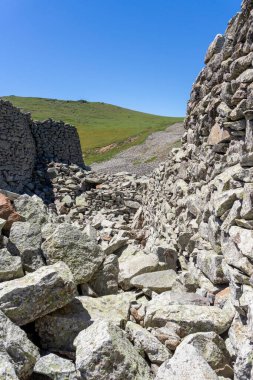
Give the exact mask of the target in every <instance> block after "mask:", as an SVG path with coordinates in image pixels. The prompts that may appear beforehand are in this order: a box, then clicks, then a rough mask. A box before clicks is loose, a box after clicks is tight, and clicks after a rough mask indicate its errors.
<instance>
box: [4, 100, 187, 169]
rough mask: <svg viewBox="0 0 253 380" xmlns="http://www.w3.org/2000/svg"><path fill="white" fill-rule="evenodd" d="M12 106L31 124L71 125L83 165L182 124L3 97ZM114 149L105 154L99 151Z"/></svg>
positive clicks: (87, 105) (106, 107)
mask: <svg viewBox="0 0 253 380" xmlns="http://www.w3.org/2000/svg"><path fill="white" fill-rule="evenodd" d="M3 99H6V100H9V101H10V102H12V103H13V105H14V106H16V107H19V108H21V109H22V110H24V111H26V112H31V114H32V117H33V119H34V120H45V119H48V118H52V119H55V120H63V121H64V122H66V123H70V124H73V125H74V126H75V127H76V128H77V130H78V133H79V136H80V141H81V146H82V151H83V154H84V160H85V163H87V164H91V163H92V162H95V161H96V162H99V161H104V160H107V159H110V158H111V157H113V156H114V155H115V154H117V153H118V152H120V151H122V150H124V149H126V148H128V147H130V146H133V145H136V144H140V143H142V142H143V141H144V140H145V139H146V137H147V136H148V135H149V134H151V133H152V132H155V131H161V130H164V129H166V128H167V127H168V126H170V125H172V124H174V123H176V122H179V121H182V120H183V118H182V117H165V116H156V115H151V114H147V113H142V112H137V111H132V110H129V109H126V108H122V107H117V106H114V105H111V104H105V103H97V102H86V101H68V100H67V101H66V100H57V99H45V98H25V97H18V96H9V97H3ZM110 144H116V146H115V147H114V148H112V149H110V150H108V151H107V152H104V153H100V152H99V149H100V148H102V147H105V146H108V145H110Z"/></svg>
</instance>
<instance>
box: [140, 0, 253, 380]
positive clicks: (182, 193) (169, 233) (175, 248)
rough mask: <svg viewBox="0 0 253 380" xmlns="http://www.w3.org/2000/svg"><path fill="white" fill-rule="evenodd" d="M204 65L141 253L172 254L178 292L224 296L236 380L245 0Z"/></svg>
mask: <svg viewBox="0 0 253 380" xmlns="http://www.w3.org/2000/svg"><path fill="white" fill-rule="evenodd" d="M205 63H206V66H205V67H204V69H203V70H202V71H201V73H200V74H199V76H198V78H197V80H196V82H195V84H194V86H193V89H192V92H191V97H190V101H189V103H188V110H187V118H186V120H185V129H186V132H185V134H184V136H183V147H182V149H174V151H173V152H172V154H171V155H170V156H169V158H168V160H167V161H166V162H165V163H164V164H161V165H160V167H159V168H157V169H156V170H155V171H154V173H153V175H152V177H151V179H150V181H149V184H148V188H147V190H146V194H145V195H144V196H143V200H144V201H143V216H142V218H143V219H144V228H145V229H146V237H147V247H148V249H151V251H153V252H157V250H158V249H159V247H160V246H162V247H163V248H164V249H165V250H167V252H174V253H177V255H178V262H179V265H180V268H181V270H182V274H181V275H180V280H179V281H178V288H179V289H181V290H182V291H184V290H185V289H190V288H191V287H192V288H194V287H195V286H196V287H197V288H199V289H200V290H199V291H201V292H202V294H203V295H208V294H210V293H211V294H216V293H218V292H219V291H221V290H223V289H226V292H225V293H226V294H231V299H232V303H233V307H234V308H235V310H236V314H235V317H234V320H233V322H232V325H231V327H230V329H229V331H228V336H227V339H226V345H227V348H228V349H229V351H230V353H231V355H232V357H233V358H238V359H237V362H236V368H237V366H238V368H237V369H236V372H237V377H236V378H238V379H239V378H244V377H243V373H241V372H240V371H241V370H242V368H241V364H240V363H243V362H244V360H245V361H246V358H247V355H248V351H247V349H248V348H249V349H250V347H252V336H253V289H252V283H253V2H252V0H245V1H243V3H242V10H241V12H240V13H238V14H237V15H236V16H235V17H234V18H233V19H232V20H231V21H230V23H229V25H228V28H227V30H226V33H225V35H224V36H222V35H218V36H217V37H216V38H215V40H214V42H213V43H212V44H211V45H210V47H209V49H208V51H207V55H206V58H205ZM225 293H224V294H225ZM251 349H252V348H251ZM245 378H246V377H245ZM247 378H250V377H247Z"/></svg>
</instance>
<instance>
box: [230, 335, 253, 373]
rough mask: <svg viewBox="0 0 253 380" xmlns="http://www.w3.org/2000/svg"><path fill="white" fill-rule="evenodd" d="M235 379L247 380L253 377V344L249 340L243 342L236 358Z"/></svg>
mask: <svg viewBox="0 0 253 380" xmlns="http://www.w3.org/2000/svg"><path fill="white" fill-rule="evenodd" d="M234 370H235V377H234V379H235V380H248V379H252V377H253V344H252V342H250V341H249V340H247V341H246V342H245V344H244V345H243V347H242V348H241V350H240V352H239V355H238V357H237V359H236V362H235V366H234Z"/></svg>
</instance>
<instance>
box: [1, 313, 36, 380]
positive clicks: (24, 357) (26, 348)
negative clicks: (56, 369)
mask: <svg viewBox="0 0 253 380" xmlns="http://www.w3.org/2000/svg"><path fill="white" fill-rule="evenodd" d="M4 357H5V360H4ZM38 359H39V350H38V348H37V347H36V346H35V345H34V344H33V343H32V342H30V340H29V339H28V338H27V336H26V333H25V332H24V331H23V330H21V328H20V327H18V326H16V325H15V324H14V323H13V322H11V321H10V319H9V318H7V317H6V315H5V314H4V313H3V312H1V311H0V379H8V378H9V379H13V380H14V379H15V377H13V378H12V377H8V376H7V374H8V373H10V374H11V373H12V369H11V367H13V368H14V370H15V374H16V375H17V378H19V379H21V380H25V379H28V378H29V376H30V375H31V374H32V372H33V367H34V365H35V363H36V361H37V360H38ZM2 360H3V362H4V361H5V363H6V364H3V362H2ZM8 362H9V364H8ZM3 368H5V371H6V373H5V372H3V373H5V375H6V377H4V376H3V373H2V372H1V370H2V371H3ZM1 375H2V376H1ZM13 376H14V375H13Z"/></svg>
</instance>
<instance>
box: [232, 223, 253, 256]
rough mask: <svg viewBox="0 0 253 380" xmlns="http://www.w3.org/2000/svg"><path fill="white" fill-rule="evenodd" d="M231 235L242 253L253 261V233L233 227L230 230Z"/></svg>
mask: <svg viewBox="0 0 253 380" xmlns="http://www.w3.org/2000/svg"><path fill="white" fill-rule="evenodd" d="M229 235H230V236H231V238H232V240H233V242H234V243H235V244H236V245H237V247H238V248H239V249H240V251H241V253H242V254H243V255H244V256H246V257H248V258H249V259H253V249H252V247H253V231H251V230H246V229H245V228H240V227H237V226H232V227H231V228H230V230H229Z"/></svg>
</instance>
